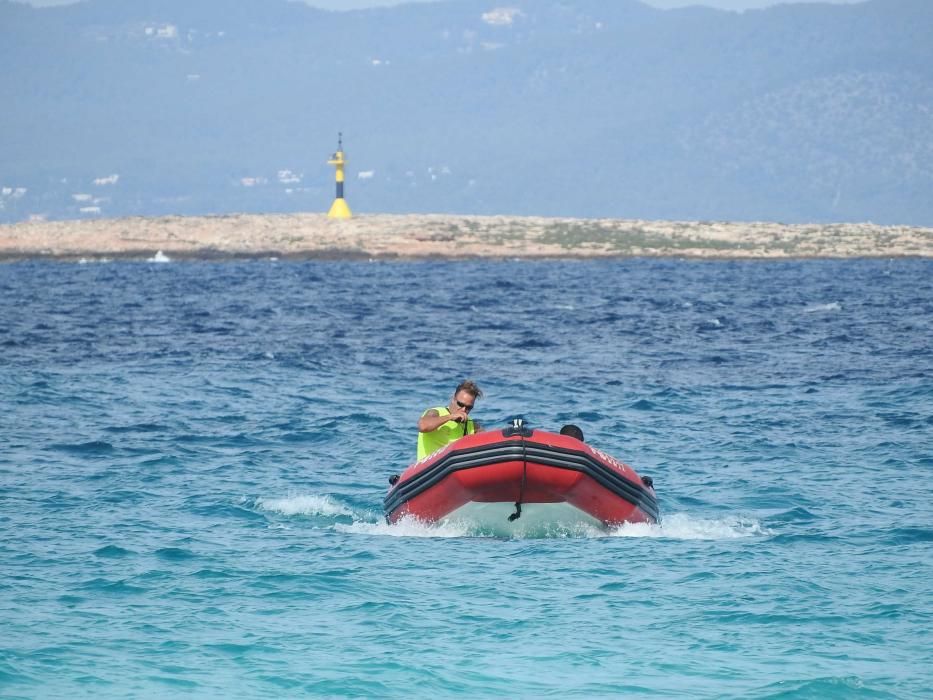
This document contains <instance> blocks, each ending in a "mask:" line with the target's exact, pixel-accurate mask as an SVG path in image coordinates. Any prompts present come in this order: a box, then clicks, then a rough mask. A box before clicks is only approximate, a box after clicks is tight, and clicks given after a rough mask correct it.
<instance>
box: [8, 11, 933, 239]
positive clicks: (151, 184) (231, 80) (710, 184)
mask: <svg viewBox="0 0 933 700" xmlns="http://www.w3.org/2000/svg"><path fill="white" fill-rule="evenodd" d="M930 29H933V6H931V4H930V3H926V2H922V1H921V0H887V1H885V0H873V1H872V2H868V3H865V4H863V5H844V6H835V5H788V6H779V7H775V8H772V9H769V10H763V11H749V12H745V13H742V14H738V13H728V12H721V11H716V10H710V9H704V8H687V9H684V10H678V11H660V10H654V9H651V8H649V7H647V6H644V5H641V4H640V3H638V2H635V1H634V0H628V1H621V0H620V1H619V2H617V3H612V4H609V5H607V4H606V3H599V2H596V1H595V0H573V1H569V0H566V1H564V2H543V1H540V0H539V1H538V2H533V1H531V0H524V1H518V2H511V3H507V4H503V5H497V4H496V3H495V2H488V3H487V2H479V1H478V0H459V1H456V2H450V3H438V4H424V5H420V4H419V5H407V6H405V5H403V6H399V7H395V8H383V9H374V10H366V11H355V12H347V13H333V12H324V11H320V10H314V9H312V8H309V7H306V6H303V5H298V4H289V3H285V2H280V1H278V0H266V1H260V0H252V1H251V2H245V3H234V2H229V1H225V0H205V1H204V2H200V3H192V4H188V3H184V2H180V1H179V0H168V1H160V2H155V1H154V0H132V1H127V0H122V1H121V0H92V1H91V2H87V3H83V4H80V5H75V6H68V7H62V8H50V9H44V10H34V9H31V8H28V7H23V6H19V5H13V4H11V3H6V4H3V3H0V58H2V59H3V60H4V63H5V64H6V65H8V66H11V68H12V69H11V70H8V71H6V72H5V73H3V74H2V76H0V95H2V96H3V101H4V102H5V103H7V104H11V105H13V108H12V109H10V110H6V111H5V112H3V113H2V114H0V133H2V134H3V135H2V136H0V146H2V152H3V153H4V154H5V157H4V158H3V161H2V162H0V188H2V189H0V207H2V208H0V220H7V221H10V220H18V219H22V218H26V217H28V216H30V215H34V214H46V215H49V216H51V217H53V218H55V217H63V216H64V217H68V216H80V215H82V212H81V210H82V209H84V210H85V212H84V213H83V215H87V216H98V215H104V216H117V215H127V214H162V213H205V212H223V211H300V210H320V209H326V208H327V206H328V204H329V201H330V198H331V197H332V192H333V182H332V181H333V174H332V171H331V170H330V169H329V168H328V166H327V165H326V159H327V156H328V154H329V153H330V152H331V151H332V150H333V148H334V146H335V145H336V144H335V136H336V132H337V131H338V130H342V131H344V132H345V135H346V142H345V145H346V148H347V153H348V156H349V159H350V171H349V173H348V176H349V177H348V180H349V182H348V185H347V189H348V195H347V196H348V199H349V201H350V203H351V206H353V207H354V208H356V209H357V210H359V211H372V212H375V211H384V212H409V211H410V212H418V211H421V212H428V211H434V212H467V213H476V214H496V213H511V214H540V215H552V216H584V217H603V216H616V217H629V216H632V217H642V218H667V219H685V218H696V219H776V220H785V221H805V220H817V221H847V220H874V221H877V222H889V223H907V224H925V223H929V222H931V221H933V198H931V197H929V193H930V192H933V169H931V168H933V166H931V162H933V160H931V158H930V154H931V153H933V47H931V45H930V44H931V42H929V41H928V39H927V37H928V36H929V34H930V32H929V31H928V30H930ZM24 76H25V77H27V79H26V80H24V79H23V77H24ZM114 176H117V177H116V178H114ZM63 180H65V182H63ZM95 181H96V183H97V184H95ZM23 188H25V189H26V190H27V191H26V192H25V193H22V192H21V190H22V189H23ZM7 192H9V193H8V194H2V193H7ZM17 192H19V194H15V193H17ZM14 195H15V196H14ZM76 196H77V197H79V198H78V199H76V198H75V197H76Z"/></svg>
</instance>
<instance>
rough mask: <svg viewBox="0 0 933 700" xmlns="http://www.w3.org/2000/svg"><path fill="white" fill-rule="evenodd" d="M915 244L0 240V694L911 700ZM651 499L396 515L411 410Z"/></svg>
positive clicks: (932, 336) (926, 329) (929, 329)
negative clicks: (673, 253)
mask: <svg viewBox="0 0 933 700" xmlns="http://www.w3.org/2000/svg"><path fill="white" fill-rule="evenodd" d="M931 322H933V261H931V260H923V259H877V260H793V261H777V262H774V261H771V262H769V261H690V260H678V259H639V258H634V259H620V260H607V261H554V260H552V261H527V260H524V261H523V260H501V261H491V262H490V261H441V260H432V261H370V260H358V261H339V260H319V261H285V260H275V259H263V260H251V261H200V262H194V261H173V260H171V259H170V256H165V255H160V256H157V257H155V258H153V259H152V260H150V261H137V262H130V261H111V262H107V261H82V263H78V262H50V261H25V262H14V263H5V264H2V265H0V632H2V634H0V697H3V698H68V699H70V700H74V699H76V698H96V699H99V698H168V697H172V698H178V697H192V698H271V697H325V698H422V697H423V698H436V697H468V698H547V697H553V698H622V697H624V698H743V699H744V698H753V699H755V698H757V699H764V698H769V699H777V698H781V699H788V698H814V699H820V700H822V699H825V698H830V699H831V698H872V699H875V698H929V697H933V635H931V629H933V479H931V475H933V323H931ZM464 378H472V379H474V380H475V381H476V382H478V384H479V385H480V386H481V388H482V389H483V392H484V396H483V397H482V399H480V400H479V401H478V403H477V408H476V409H475V410H474V412H473V413H474V417H475V418H476V419H477V420H478V421H479V422H480V423H482V424H484V425H485V427H486V428H487V429H491V430H492V429H496V428H498V427H505V426H506V425H507V424H508V423H509V422H510V421H511V420H512V419H513V418H515V417H521V418H523V419H524V420H525V422H526V423H528V424H530V425H531V426H533V427H539V428H544V429H551V430H554V429H556V428H558V427H559V426H561V425H562V424H564V423H576V424H578V425H579V426H580V427H581V428H582V429H583V431H584V432H585V434H586V440H587V442H588V443H589V444H591V445H593V446H594V447H597V448H599V449H600V450H602V451H604V452H607V453H609V454H611V455H613V456H615V457H616V458H618V459H620V460H622V461H624V462H626V463H627V464H630V465H631V466H632V467H633V468H634V469H635V470H636V471H638V472H639V473H640V474H642V475H650V476H651V477H652V478H653V479H654V484H655V488H656V490H657V493H658V497H659V501H660V507H661V517H662V520H661V522H660V523H659V524H657V525H644V524H642V525H623V526H621V527H619V528H617V529H614V530H611V531H600V530H592V531H588V530H582V531H560V530H559V529H558V530H549V531H544V532H529V533H524V534H520V535H515V536H508V537H503V536H498V537H495V536H488V535H484V534H483V533H480V532H474V531H471V530H470V528H469V527H466V526H464V525H462V524H458V523H455V522H454V523H444V524H441V525H429V524H423V523H418V522H412V521H406V522H402V523H400V524H397V525H388V524H387V523H386V521H385V518H384V513H383V508H382V502H383V497H384V496H385V493H386V490H387V488H388V477H389V476H390V475H392V474H394V473H398V472H400V471H401V470H402V469H403V468H404V467H405V466H406V465H407V464H408V463H410V462H412V461H414V458H415V444H416V422H417V419H418V417H419V415H420V414H421V412H422V411H424V410H425V409H426V408H428V407H431V406H437V405H444V404H446V403H447V402H448V401H449V400H450V397H451V394H452V392H453V389H454V387H455V386H456V385H457V383H458V382H459V381H460V380H462V379H464Z"/></svg>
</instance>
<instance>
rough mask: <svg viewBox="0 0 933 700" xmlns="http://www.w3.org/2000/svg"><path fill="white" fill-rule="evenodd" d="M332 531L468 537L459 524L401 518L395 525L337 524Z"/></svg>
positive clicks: (362, 533) (379, 522)
mask: <svg viewBox="0 0 933 700" xmlns="http://www.w3.org/2000/svg"><path fill="white" fill-rule="evenodd" d="M334 529H335V530H337V531H339V532H350V533H355V534H358V535H385V536H388V537H470V536H472V533H471V532H470V530H469V528H468V527H466V526H465V525H463V524H461V523H453V522H445V523H426V522H424V521H421V520H418V519H417V518H401V519H400V520H399V521H398V522H397V523H393V524H391V525H390V524H389V523H387V522H385V521H384V520H380V521H378V522H363V521H359V520H357V521H355V522H353V523H350V524H349V525H343V524H337V525H335V526H334Z"/></svg>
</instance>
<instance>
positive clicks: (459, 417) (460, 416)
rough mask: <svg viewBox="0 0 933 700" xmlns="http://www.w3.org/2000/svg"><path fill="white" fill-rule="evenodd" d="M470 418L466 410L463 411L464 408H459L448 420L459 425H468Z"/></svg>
mask: <svg viewBox="0 0 933 700" xmlns="http://www.w3.org/2000/svg"><path fill="white" fill-rule="evenodd" d="M469 417H470V416H469V414H468V413H467V412H466V409H463V408H459V407H458V408H457V410H456V411H453V412H452V413H451V414H450V416H449V417H448V420H452V421H455V422H457V423H466V422H467V419H468V418H469Z"/></svg>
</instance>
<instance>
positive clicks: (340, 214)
mask: <svg viewBox="0 0 933 700" xmlns="http://www.w3.org/2000/svg"><path fill="white" fill-rule="evenodd" d="M346 162H347V161H346V159H344V157H343V134H337V152H336V153H334V155H332V156H331V158H330V160H329V161H327V164H328V165H333V166H334V167H335V168H337V198H336V199H335V200H334V203H333V204H331V205H330V211H329V212H327V218H328V219H349V218H350V217H351V216H353V212H351V211H350V207H348V206H347V200H345V199H344V198H343V166H344V165H345V164H346Z"/></svg>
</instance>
